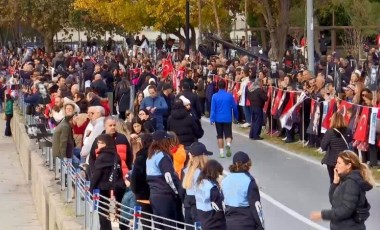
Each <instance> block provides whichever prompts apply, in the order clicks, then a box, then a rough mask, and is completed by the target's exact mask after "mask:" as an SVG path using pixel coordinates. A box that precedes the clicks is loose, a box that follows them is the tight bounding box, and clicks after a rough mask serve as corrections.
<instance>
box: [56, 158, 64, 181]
mask: <svg viewBox="0 0 380 230" xmlns="http://www.w3.org/2000/svg"><path fill="white" fill-rule="evenodd" d="M60 170H62V169H61V159H59V158H58V157H56V158H55V179H56V180H58V179H59V177H58V175H59V171H60Z"/></svg>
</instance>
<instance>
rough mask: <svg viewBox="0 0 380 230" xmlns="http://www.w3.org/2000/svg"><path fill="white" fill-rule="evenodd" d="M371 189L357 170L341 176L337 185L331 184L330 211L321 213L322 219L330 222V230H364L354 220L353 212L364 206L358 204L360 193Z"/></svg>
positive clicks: (361, 225) (362, 203)
mask: <svg viewBox="0 0 380 230" xmlns="http://www.w3.org/2000/svg"><path fill="white" fill-rule="evenodd" d="M371 189H372V185H370V184H369V183H368V182H366V181H365V180H364V179H363V177H362V176H361V174H360V171H359V170H353V171H352V172H350V173H349V174H347V175H344V176H341V179H340V183H339V184H334V183H333V184H331V186H330V191H329V198H330V203H331V205H332V207H331V209H329V210H323V211H322V219H324V220H330V228H331V230H365V229H366V227H365V225H364V223H357V222H355V220H354V215H355V211H356V209H357V208H358V207H360V206H362V205H364V201H362V202H360V200H359V196H360V193H364V195H365V193H366V192H367V191H369V190H371Z"/></svg>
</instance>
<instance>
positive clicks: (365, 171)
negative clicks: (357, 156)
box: [359, 163, 376, 186]
mask: <svg viewBox="0 0 380 230" xmlns="http://www.w3.org/2000/svg"><path fill="white" fill-rule="evenodd" d="M359 170H360V175H361V176H362V177H363V179H364V180H365V181H366V182H368V183H369V184H370V185H372V186H375V185H376V181H375V179H374V178H373V175H372V172H371V170H370V169H369V168H368V165H367V164H364V163H360V168H359Z"/></svg>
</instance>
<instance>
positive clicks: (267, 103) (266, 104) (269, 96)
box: [263, 86, 273, 113]
mask: <svg viewBox="0 0 380 230" xmlns="http://www.w3.org/2000/svg"><path fill="white" fill-rule="evenodd" d="M272 92H273V87H272V86H269V87H268V91H267V97H268V100H267V101H266V102H265V104H264V108H263V111H264V113H267V112H268V107H269V103H270V102H271V101H272Z"/></svg>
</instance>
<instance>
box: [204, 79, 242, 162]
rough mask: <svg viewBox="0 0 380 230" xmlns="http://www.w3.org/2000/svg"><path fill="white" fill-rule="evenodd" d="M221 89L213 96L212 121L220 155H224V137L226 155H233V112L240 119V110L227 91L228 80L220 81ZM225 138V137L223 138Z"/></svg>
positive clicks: (219, 86) (235, 117)
mask: <svg viewBox="0 0 380 230" xmlns="http://www.w3.org/2000/svg"><path fill="white" fill-rule="evenodd" d="M218 88H219V91H218V92H217V93H215V94H214V95H213V96H212V99H211V113H210V122H211V124H212V125H214V124H215V127H216V138H217V139H218V147H219V154H220V157H222V158H223V157H224V139H225V140H226V155H227V157H230V156H231V142H232V112H233V114H234V119H238V110H237V105H236V102H235V100H234V98H233V96H232V94H230V93H227V91H226V82H225V81H224V80H220V81H219V82H218ZM223 138H224V139H223Z"/></svg>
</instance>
